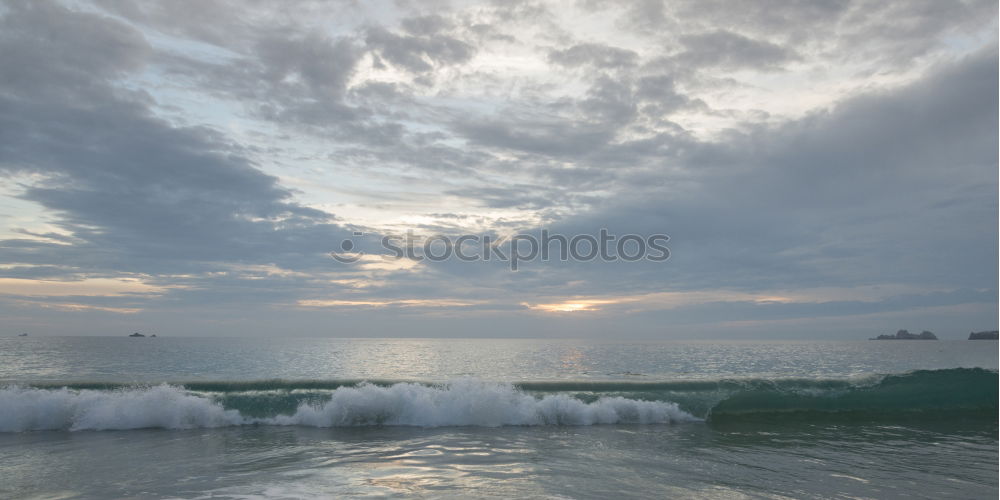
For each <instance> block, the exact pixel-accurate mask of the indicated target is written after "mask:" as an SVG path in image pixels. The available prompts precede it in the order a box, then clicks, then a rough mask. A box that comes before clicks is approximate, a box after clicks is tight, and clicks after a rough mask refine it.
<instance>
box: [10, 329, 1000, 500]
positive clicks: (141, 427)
mask: <svg viewBox="0 0 1000 500" xmlns="http://www.w3.org/2000/svg"><path fill="white" fill-rule="evenodd" d="M997 363H998V357H997V343H996V342H995V341H857V342H820V341H802V342H733V341H726V342H709V341H703V342H688V341H683V342H682V341H663V342H611V341H548V340H454V339H437V340H415V339H399V340H386V339H378V340H360V339H358V340H353V339H352V340H346V339H304V338H290V339H222V338H173V337H158V338H126V337H78V338H69V337H66V338H43V337H19V338H0V497H2V498H315V497H363V496H370V497H392V496H424V497H456V498H458V497H469V496H478V497H491V496H492V497H517V498H608V497H611V496H614V497H646V498H649V497H654V498H726V499H731V498H903V497H920V498H996V496H997V493H998V485H997V471H998V445H997V407H998V405H997V393H998V376H997Z"/></svg>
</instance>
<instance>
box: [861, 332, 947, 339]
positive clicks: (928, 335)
mask: <svg viewBox="0 0 1000 500" xmlns="http://www.w3.org/2000/svg"><path fill="white" fill-rule="evenodd" d="M937 339H938V338H937V336H936V335H934V334H933V333H931V332H929V331H927V330H924V331H922V332H920V333H910V332H908V331H906V330H899V331H898V332H896V334H895V335H879V336H878V337H875V338H872V339H868V340H937Z"/></svg>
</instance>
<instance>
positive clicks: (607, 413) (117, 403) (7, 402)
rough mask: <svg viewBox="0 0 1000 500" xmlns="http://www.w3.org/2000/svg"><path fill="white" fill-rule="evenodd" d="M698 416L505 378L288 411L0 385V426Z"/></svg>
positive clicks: (134, 392)
mask: <svg viewBox="0 0 1000 500" xmlns="http://www.w3.org/2000/svg"><path fill="white" fill-rule="evenodd" d="M695 420H699V419H697V418H695V417H693V416H692V415H690V414H688V413H685V412H684V411H682V410H680V409H679V408H678V407H677V405H676V404H674V403H670V402H664V401H642V400H635V399H628V398H624V397H620V396H616V397H602V398H600V399H597V400H596V401H592V402H584V401H581V400H579V399H576V398H573V397H571V396H569V395H565V394H554V395H546V396H544V397H541V398H537V397H535V396H532V395H529V394H526V393H524V392H522V391H520V390H518V389H516V388H515V387H514V386H512V385H510V384H501V383H487V382H482V381H478V380H460V381H454V382H450V383H447V384H444V385H438V386H428V385H422V384H416V383H397V384H393V385H391V386H387V387H386V386H378V385H373V384H368V383H364V384H360V385H358V386H355V387H340V388H338V389H335V390H333V391H332V392H331V393H330V396H329V399H328V400H327V401H325V402H319V403H316V402H311V403H310V402H307V403H302V404H301V405H299V406H298V408H297V409H296V410H295V412H294V413H293V414H290V415H276V416H271V417H262V418H250V417H246V416H244V415H242V414H241V413H240V412H239V411H238V410H234V409H226V408H224V407H223V406H222V404H220V403H219V402H218V401H217V400H215V399H214V398H212V397H211V396H206V395H198V394H195V393H191V392H188V391H186V390H184V389H183V388H181V387H177V386H172V385H167V384H162V385H158V386H154V387H143V388H139V387H136V388H129V389H119V390H115V391H98V390H91V389H81V390H76V389H68V388H61V389H37V388H23V387H7V388H4V389H2V390H0V431H3V432H19V431H27V430H71V431H77V430H108V429H140V428H166V429H188V428H197V427H223V426H230V425H248V424H259V425H303V426H313V427H340V426H364V425H410V426H422V427H439V426H489V427H496V426H503V425H524V426H534V425H594V424H618V423H635V424H665V423H672V422H682V421H695Z"/></svg>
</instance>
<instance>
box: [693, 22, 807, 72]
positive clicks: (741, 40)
mask: <svg viewBox="0 0 1000 500" xmlns="http://www.w3.org/2000/svg"><path fill="white" fill-rule="evenodd" d="M680 41H681V45H683V46H684V51H683V52H681V53H680V54H678V55H677V56H675V58H674V59H675V60H676V62H677V64H678V65H679V66H680V67H687V66H693V67H699V68H700V67H717V68H723V69H738V68H752V69H757V70H761V69H778V68H780V67H781V65H782V64H783V63H786V62H789V61H793V60H795V59H797V57H798V56H797V55H796V54H795V52H794V51H792V50H790V49H787V48H785V47H781V46H779V45H776V44H774V43H771V42H768V41H766V40H755V39H752V38H749V37H746V36H743V35H740V34H738V33H733V32H730V31H724V30H716V31H711V32H707V33H698V34H693V35H684V36H682V37H681V38H680Z"/></svg>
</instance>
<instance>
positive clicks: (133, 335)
mask: <svg viewBox="0 0 1000 500" xmlns="http://www.w3.org/2000/svg"><path fill="white" fill-rule="evenodd" d="M129 337H145V335H143V334H141V333H139V332H135V333H133V334H132V335H129Z"/></svg>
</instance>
